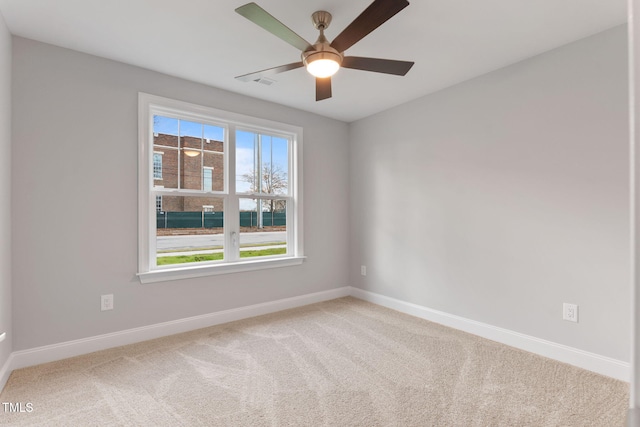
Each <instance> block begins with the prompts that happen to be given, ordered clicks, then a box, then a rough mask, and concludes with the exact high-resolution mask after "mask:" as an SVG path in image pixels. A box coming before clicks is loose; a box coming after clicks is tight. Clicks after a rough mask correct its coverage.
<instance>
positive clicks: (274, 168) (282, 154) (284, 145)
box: [263, 137, 289, 194]
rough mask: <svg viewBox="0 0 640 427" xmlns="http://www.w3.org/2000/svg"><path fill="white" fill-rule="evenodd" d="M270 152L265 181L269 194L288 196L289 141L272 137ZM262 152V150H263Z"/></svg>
mask: <svg viewBox="0 0 640 427" xmlns="http://www.w3.org/2000/svg"><path fill="white" fill-rule="evenodd" d="M270 142H271V143H270V148H271V152H270V153H269V154H270V158H269V163H268V164H269V166H270V169H269V170H268V174H267V181H268V182H269V188H270V190H271V191H270V192H269V193H270V194H289V141H288V140H286V139H284V138H277V137H273V138H271V141H270ZM263 152H264V148H263Z"/></svg>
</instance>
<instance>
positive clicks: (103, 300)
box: [100, 294, 113, 311]
mask: <svg viewBox="0 0 640 427" xmlns="http://www.w3.org/2000/svg"><path fill="white" fill-rule="evenodd" d="M100 310H101V311H106V310H113V294H109V295H102V296H100Z"/></svg>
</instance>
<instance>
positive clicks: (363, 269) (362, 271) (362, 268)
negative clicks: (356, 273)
mask: <svg viewBox="0 0 640 427" xmlns="http://www.w3.org/2000/svg"><path fill="white" fill-rule="evenodd" d="M360 275H361V276H366V275H367V266H366V265H361V266H360Z"/></svg>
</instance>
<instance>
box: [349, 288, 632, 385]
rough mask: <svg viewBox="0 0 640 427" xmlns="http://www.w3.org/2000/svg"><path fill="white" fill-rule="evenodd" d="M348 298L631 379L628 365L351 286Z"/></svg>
mask: <svg viewBox="0 0 640 427" xmlns="http://www.w3.org/2000/svg"><path fill="white" fill-rule="evenodd" d="M351 296H352V297H354V298H358V299H361V300H364V301H368V302H371V303H374V304H378V305H381V306H383V307H387V308H391V309H393V310H396V311H400V312H402V313H406V314H410V315H412V316H416V317H419V318H421V319H425V320H429V321H431V322H435V323H439V324H441V325H444V326H448V327H451V328H454V329H458V330H461V331H464V332H468V333H470V334H473V335H477V336H479V337H482V338H486V339H490V340H492V341H496V342H499V343H501V344H505V345H508V346H511V347H515V348H519V349H521V350H525V351H528V352H530V353H535V354H537V355H540V356H544V357H548V358H550V359H553V360H557V361H559V362H563V363H568V364H570V365H573V366H577V367H579V368H582V369H586V370H589V371H592V372H596V373H598V374H601V375H606V376H608V377H612V378H615V379H618V380H621V381H627V382H628V381H629V380H630V378H631V366H630V364H629V363H627V362H622V361H620V360H616V359H612V358H610V357H605V356H601V355H599V354H595V353H590V352H588V351H584V350H580V349H577V348H573V347H569V346H566V345H563V344H558V343H554V342H551V341H547V340H543V339H540V338H536V337H533V336H530V335H525V334H521V333H519V332H514V331H511V330H509V329H504V328H499V327H496V326H492V325H488V324H486V323H481V322H477V321H475V320H470V319H466V318H464V317H460V316H456V315H453V314H449V313H445V312H442V311H437V310H433V309H430V308H427V307H423V306H421V305H417V304H413V303H410V302H405V301H401V300H398V299H395V298H390V297H387V296H384V295H380V294H376V293H373V292H369V291H365V290H363V289H359V288H354V287H352V288H351Z"/></svg>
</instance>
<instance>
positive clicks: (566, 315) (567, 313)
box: [562, 302, 578, 323]
mask: <svg viewBox="0 0 640 427" xmlns="http://www.w3.org/2000/svg"><path fill="white" fill-rule="evenodd" d="M562 320H568V321H569V322H576V323H577V322H578V305H577V304H568V303H566V302H565V303H563V304H562Z"/></svg>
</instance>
